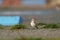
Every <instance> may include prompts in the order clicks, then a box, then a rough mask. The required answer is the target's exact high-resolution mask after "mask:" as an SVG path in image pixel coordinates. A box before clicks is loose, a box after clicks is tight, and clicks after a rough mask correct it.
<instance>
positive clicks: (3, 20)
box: [0, 16, 22, 25]
mask: <svg viewBox="0 0 60 40" xmlns="http://www.w3.org/2000/svg"><path fill="white" fill-rule="evenodd" d="M19 19H20V21H19ZM21 19H22V17H20V16H0V24H2V25H15V24H18V23H22V20H21Z"/></svg>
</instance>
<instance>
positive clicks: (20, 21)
mask: <svg viewBox="0 0 60 40" xmlns="http://www.w3.org/2000/svg"><path fill="white" fill-rule="evenodd" d="M22 23H23V19H22V17H21V16H20V18H19V24H22Z"/></svg>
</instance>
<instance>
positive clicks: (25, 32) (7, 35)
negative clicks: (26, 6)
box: [0, 29, 60, 39]
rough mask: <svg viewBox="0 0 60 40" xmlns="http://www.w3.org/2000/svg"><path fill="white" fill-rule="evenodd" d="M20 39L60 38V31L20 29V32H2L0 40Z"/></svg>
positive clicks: (0, 31)
mask: <svg viewBox="0 0 60 40" xmlns="http://www.w3.org/2000/svg"><path fill="white" fill-rule="evenodd" d="M20 37H41V38H55V37H60V29H20V30H13V31H12V30H0V38H3V39H14V38H20Z"/></svg>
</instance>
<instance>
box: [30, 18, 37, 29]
mask: <svg viewBox="0 0 60 40" xmlns="http://www.w3.org/2000/svg"><path fill="white" fill-rule="evenodd" d="M30 24H31V26H32V27H33V28H36V29H38V27H37V25H36V23H35V20H34V19H33V18H32V20H31V23H30Z"/></svg>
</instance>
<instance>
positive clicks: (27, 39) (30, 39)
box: [14, 37, 60, 40]
mask: <svg viewBox="0 0 60 40" xmlns="http://www.w3.org/2000/svg"><path fill="white" fill-rule="evenodd" d="M14 40H60V38H31V37H30V38H15V39H14Z"/></svg>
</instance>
